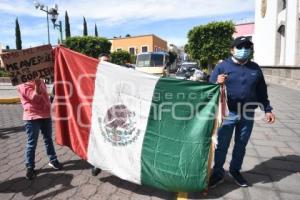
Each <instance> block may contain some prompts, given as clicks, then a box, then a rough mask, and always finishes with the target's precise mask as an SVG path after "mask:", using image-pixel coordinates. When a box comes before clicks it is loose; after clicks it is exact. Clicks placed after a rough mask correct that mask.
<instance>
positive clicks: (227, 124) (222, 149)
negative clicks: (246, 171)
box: [213, 111, 254, 177]
mask: <svg viewBox="0 0 300 200" xmlns="http://www.w3.org/2000/svg"><path fill="white" fill-rule="evenodd" d="M253 118H254V111H253V112H247V113H245V114H244V115H242V114H238V113H237V112H231V111H230V112H229V116H228V117H227V118H226V119H225V120H224V122H223V124H222V126H221V127H220V128H219V130H218V144H217V148H216V150H215V165H214V168H213V175H214V176H218V177H222V176H224V172H225V171H224V168H223V165H224V163H225V160H226V155H227V151H228V147H229V145H230V141H231V138H232V134H233V131H234V129H235V136H234V147H233V152H232V159H231V162H230V168H229V170H230V171H240V170H241V167H242V163H243V159H244V156H245V153H246V145H247V143H248V141H249V138H250V135H251V132H252V128H253V122H254V119H253Z"/></svg>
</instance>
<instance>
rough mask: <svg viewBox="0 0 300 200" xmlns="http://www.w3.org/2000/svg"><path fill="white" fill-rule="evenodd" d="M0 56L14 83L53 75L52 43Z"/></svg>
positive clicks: (17, 83)
mask: <svg viewBox="0 0 300 200" xmlns="http://www.w3.org/2000/svg"><path fill="white" fill-rule="evenodd" d="M0 56H1V59H2V62H3V64H4V67H5V69H6V71H8V72H9V76H10V78H11V83H12V85H19V84H21V83H26V82H28V81H30V80H34V79H35V78H46V77H51V76H53V56H52V47H51V45H43V46H38V47H34V48H29V49H23V50H18V51H12V52H8V53H3V54H1V55H0Z"/></svg>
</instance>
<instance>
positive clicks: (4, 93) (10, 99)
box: [0, 83, 53, 104]
mask: <svg viewBox="0 0 300 200" xmlns="http://www.w3.org/2000/svg"><path fill="white" fill-rule="evenodd" d="M52 87H53V85H47V89H48V92H49V93H50V92H51V90H52ZM16 102H19V94H18V91H17V87H16V86H12V85H11V83H0V104H10V103H16Z"/></svg>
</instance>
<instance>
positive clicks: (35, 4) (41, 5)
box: [34, 1, 50, 44]
mask: <svg viewBox="0 0 300 200" xmlns="http://www.w3.org/2000/svg"><path fill="white" fill-rule="evenodd" d="M34 6H35V8H36V9H40V10H41V11H44V12H46V14H47V31H48V44H50V32H49V16H48V14H49V12H48V6H45V5H44V4H41V3H39V2H37V1H34ZM44 8H46V9H44Z"/></svg>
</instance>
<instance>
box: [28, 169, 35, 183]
mask: <svg viewBox="0 0 300 200" xmlns="http://www.w3.org/2000/svg"><path fill="white" fill-rule="evenodd" d="M25 177H26V178H27V179H28V180H32V179H34V178H35V177H36V171H35V170H34V169H33V168H27V171H26V176H25Z"/></svg>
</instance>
